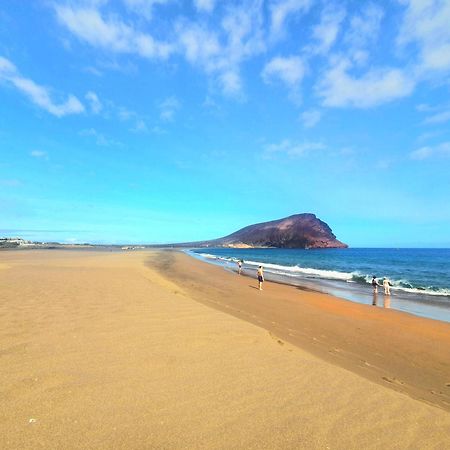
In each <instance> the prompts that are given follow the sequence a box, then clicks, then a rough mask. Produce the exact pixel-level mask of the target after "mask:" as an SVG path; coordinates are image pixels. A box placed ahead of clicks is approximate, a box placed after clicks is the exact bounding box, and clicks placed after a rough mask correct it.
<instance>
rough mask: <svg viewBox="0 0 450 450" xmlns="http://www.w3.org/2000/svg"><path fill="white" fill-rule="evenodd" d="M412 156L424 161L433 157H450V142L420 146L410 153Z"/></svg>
mask: <svg viewBox="0 0 450 450" xmlns="http://www.w3.org/2000/svg"><path fill="white" fill-rule="evenodd" d="M409 156H410V158H411V159H415V160H416V161H422V160H424V159H429V158H431V157H450V142H442V143H441V144H438V145H435V146H426V147H421V148H418V149H417V150H414V151H412V152H411V153H410V155H409Z"/></svg>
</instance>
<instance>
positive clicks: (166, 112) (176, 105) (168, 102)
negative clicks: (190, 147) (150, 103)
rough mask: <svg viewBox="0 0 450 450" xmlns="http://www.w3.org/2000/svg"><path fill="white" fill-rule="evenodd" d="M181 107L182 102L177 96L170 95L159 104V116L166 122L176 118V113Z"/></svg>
mask: <svg viewBox="0 0 450 450" xmlns="http://www.w3.org/2000/svg"><path fill="white" fill-rule="evenodd" d="M180 107H181V104H180V102H179V100H178V99H177V98H176V97H174V96H172V97H168V98H166V99H165V100H163V101H162V102H161V103H160V105H159V109H160V115H159V117H160V118H161V120H163V121H165V122H171V121H172V120H173V119H174V116H175V113H176V112H177V111H178V110H179V109H180Z"/></svg>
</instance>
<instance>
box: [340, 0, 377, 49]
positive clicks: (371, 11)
mask: <svg viewBox="0 0 450 450" xmlns="http://www.w3.org/2000/svg"><path fill="white" fill-rule="evenodd" d="M383 17H384V11H383V9H382V8H381V7H380V6H379V5H377V4H374V3H369V4H367V5H364V10H363V11H362V13H361V14H358V15H354V16H353V17H352V18H351V19H350V26H349V27H348V30H347V32H346V33H345V36H344V41H345V42H346V43H347V44H349V45H350V46H351V47H352V48H353V49H355V50H357V49H361V48H363V47H365V46H366V45H367V44H368V43H369V42H373V41H375V40H376V39H377V37H378V35H379V32H380V27H381V21H382V20H383Z"/></svg>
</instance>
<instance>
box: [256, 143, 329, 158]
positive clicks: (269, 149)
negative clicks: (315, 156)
mask: <svg viewBox="0 0 450 450" xmlns="http://www.w3.org/2000/svg"><path fill="white" fill-rule="evenodd" d="M325 148H326V146H325V145H324V144H323V143H322V142H293V141H291V140H289V139H284V140H282V141H281V142H280V143H278V144H268V145H266V146H265V148H264V156H265V157H266V158H270V157H274V156H276V155H286V156H289V157H294V158H295V157H301V156H306V155H309V154H310V153H312V152H316V151H318V150H324V149H325Z"/></svg>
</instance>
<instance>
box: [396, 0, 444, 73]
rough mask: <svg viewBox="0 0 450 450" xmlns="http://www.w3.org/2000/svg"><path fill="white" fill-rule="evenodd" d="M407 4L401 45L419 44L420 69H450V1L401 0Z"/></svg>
mask: <svg viewBox="0 0 450 450" xmlns="http://www.w3.org/2000/svg"><path fill="white" fill-rule="evenodd" d="M400 3H402V4H404V5H406V12H405V17H404V21H403V23H402V26H401V28H400V33H399V36H398V44H399V45H400V46H401V47H403V46H405V45H408V44H415V45H416V46H417V49H418V52H419V59H420V61H419V72H420V73H421V74H422V75H427V73H428V72H436V71H438V72H440V71H444V72H447V71H449V70H450V25H449V24H450V2H449V1H446V0H400Z"/></svg>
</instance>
